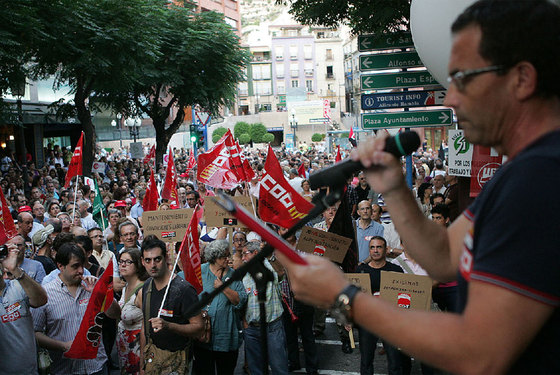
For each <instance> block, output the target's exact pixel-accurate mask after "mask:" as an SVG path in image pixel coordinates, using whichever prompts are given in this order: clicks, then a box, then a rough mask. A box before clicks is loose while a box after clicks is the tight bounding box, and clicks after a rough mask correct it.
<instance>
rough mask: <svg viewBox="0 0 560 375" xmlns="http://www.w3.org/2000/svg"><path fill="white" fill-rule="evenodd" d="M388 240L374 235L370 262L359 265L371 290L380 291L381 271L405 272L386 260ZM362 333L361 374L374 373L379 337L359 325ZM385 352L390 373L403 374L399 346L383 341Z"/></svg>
mask: <svg viewBox="0 0 560 375" xmlns="http://www.w3.org/2000/svg"><path fill="white" fill-rule="evenodd" d="M386 254H387V241H385V239H384V238H383V237H381V236H374V237H372V238H371V239H370V240H369V256H370V258H371V260H370V261H369V262H368V263H361V264H360V265H359V266H358V272H359V273H368V274H369V279H370V283H371V292H372V293H374V294H375V293H378V292H379V284H380V283H381V271H393V272H403V270H402V268H401V267H399V266H397V265H396V264H393V263H389V262H387V261H386V259H385V256H386ZM358 332H359V333H360V356H361V357H360V375H372V374H373V358H374V356H375V349H376V348H377V340H378V337H377V336H375V335H373V334H371V333H370V332H368V331H366V330H365V329H362V328H361V327H359V326H358ZM383 346H384V347H385V352H386V353H387V362H388V364H387V368H388V371H389V375H392V374H402V361H401V353H400V352H399V350H398V349H397V348H395V347H394V346H391V345H390V344H389V343H387V342H385V341H383Z"/></svg>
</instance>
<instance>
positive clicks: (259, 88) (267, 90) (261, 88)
mask: <svg viewBox="0 0 560 375" xmlns="http://www.w3.org/2000/svg"><path fill="white" fill-rule="evenodd" d="M270 86H271V83H270V81H269V82H266V81H260V82H255V90H256V93H257V94H258V95H271V94H272V93H271V91H272V90H271V87H270Z"/></svg>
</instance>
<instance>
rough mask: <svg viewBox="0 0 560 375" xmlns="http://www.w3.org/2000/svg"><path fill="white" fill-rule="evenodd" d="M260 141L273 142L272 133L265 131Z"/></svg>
mask: <svg viewBox="0 0 560 375" xmlns="http://www.w3.org/2000/svg"><path fill="white" fill-rule="evenodd" d="M262 142H263V143H272V142H274V134H272V133H266V134H265V135H263V136H262Z"/></svg>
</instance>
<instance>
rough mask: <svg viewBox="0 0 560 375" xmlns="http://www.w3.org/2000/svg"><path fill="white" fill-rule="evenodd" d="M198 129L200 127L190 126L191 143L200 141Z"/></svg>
mask: <svg viewBox="0 0 560 375" xmlns="http://www.w3.org/2000/svg"><path fill="white" fill-rule="evenodd" d="M197 128H198V127H197V126H196V125H195V124H190V126H189V132H190V134H191V143H196V141H197V140H198V132H197V130H198V129H197Z"/></svg>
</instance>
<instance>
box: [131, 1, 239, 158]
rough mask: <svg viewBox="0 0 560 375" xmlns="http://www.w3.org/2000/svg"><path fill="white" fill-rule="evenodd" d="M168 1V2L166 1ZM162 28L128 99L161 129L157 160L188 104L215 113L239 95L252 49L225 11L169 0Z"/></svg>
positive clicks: (158, 135)
mask: <svg viewBox="0 0 560 375" xmlns="http://www.w3.org/2000/svg"><path fill="white" fill-rule="evenodd" d="M166 3H169V2H167V1H166ZM164 8H165V10H164V11H163V12H162V13H163V18H164V22H163V24H161V25H160V26H159V27H158V30H159V33H160V38H161V40H162V45H161V48H160V51H161V55H160V56H158V58H157V59H155V61H153V62H152V63H151V64H149V65H147V66H146V69H145V75H144V77H143V79H141V80H139V81H138V82H136V84H135V85H134V86H133V89H132V95H131V96H130V97H129V98H127V99H129V100H130V101H131V102H132V103H133V104H134V105H133V107H132V108H135V109H136V110H138V111H140V112H143V113H146V114H147V115H148V116H149V117H150V118H151V119H152V121H153V125H154V128H155V131H156V162H157V163H158V164H159V163H161V161H162V158H163V154H164V153H165V150H166V147H167V144H168V143H169V140H170V139H171V137H172V136H173V134H175V132H176V131H177V130H178V129H179V126H180V125H181V124H182V123H183V120H184V118H185V112H184V110H183V109H184V108H186V107H187V106H194V105H199V106H200V107H201V108H203V109H204V110H206V111H208V112H209V113H211V114H216V113H217V112H218V111H219V109H220V108H221V107H222V106H227V105H231V104H233V102H234V99H235V93H236V89H237V83H238V82H239V81H241V80H242V79H243V67H244V66H245V64H246V63H247V62H248V61H249V54H248V52H247V51H245V50H242V49H241V47H240V45H239V39H238V37H237V36H236V35H235V33H234V31H233V29H232V28H231V26H229V25H228V24H227V23H225V21H224V19H223V15H221V14H218V13H216V12H203V13H200V14H197V13H194V12H193V11H192V10H191V9H188V8H186V7H181V6H176V5H173V4H171V3H169V4H167V5H166V6H165V7H164Z"/></svg>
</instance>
